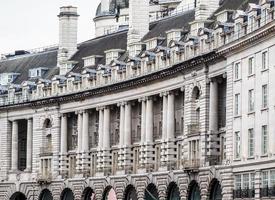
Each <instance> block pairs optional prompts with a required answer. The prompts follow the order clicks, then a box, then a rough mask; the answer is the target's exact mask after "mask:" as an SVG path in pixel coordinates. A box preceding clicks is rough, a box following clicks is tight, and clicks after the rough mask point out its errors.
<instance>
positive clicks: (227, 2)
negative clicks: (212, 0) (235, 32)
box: [215, 0, 259, 14]
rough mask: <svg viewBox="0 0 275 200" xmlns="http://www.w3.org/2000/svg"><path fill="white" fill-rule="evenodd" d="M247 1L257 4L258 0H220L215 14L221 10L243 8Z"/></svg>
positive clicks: (245, 6)
mask: <svg viewBox="0 0 275 200" xmlns="http://www.w3.org/2000/svg"><path fill="white" fill-rule="evenodd" d="M249 3H255V4H258V3H259V0H221V1H220V7H219V8H218V9H217V10H216V12H215V14H216V13H219V12H221V11H223V10H245V9H246V8H247V6H248V4H249Z"/></svg>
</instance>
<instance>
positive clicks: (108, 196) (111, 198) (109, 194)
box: [102, 186, 117, 200]
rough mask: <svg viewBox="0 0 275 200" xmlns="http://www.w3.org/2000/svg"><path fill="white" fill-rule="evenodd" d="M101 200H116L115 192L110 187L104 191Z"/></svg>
mask: <svg viewBox="0 0 275 200" xmlns="http://www.w3.org/2000/svg"><path fill="white" fill-rule="evenodd" d="M102 200H117V197H116V192H115V190H114V189H113V188H112V187H111V186H109V187H107V188H106V189H105V192H104V193H103V198H102Z"/></svg>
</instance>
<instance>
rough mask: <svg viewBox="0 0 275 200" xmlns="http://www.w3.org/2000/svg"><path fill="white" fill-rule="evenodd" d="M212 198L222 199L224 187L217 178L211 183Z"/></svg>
mask: <svg viewBox="0 0 275 200" xmlns="http://www.w3.org/2000/svg"><path fill="white" fill-rule="evenodd" d="M209 199H210V200H222V187H221V184H220V182H219V181H218V180H217V179H214V180H213V181H212V183H211V184H210V198H209Z"/></svg>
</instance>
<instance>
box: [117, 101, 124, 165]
mask: <svg viewBox="0 0 275 200" xmlns="http://www.w3.org/2000/svg"><path fill="white" fill-rule="evenodd" d="M118 106H120V118H119V146H120V150H119V160H118V167H119V169H121V170H122V169H123V159H124V158H123V156H124V148H123V147H124V124H125V123H124V120H125V108H124V103H119V104H118Z"/></svg>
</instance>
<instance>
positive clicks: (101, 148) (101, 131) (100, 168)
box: [97, 108, 104, 172]
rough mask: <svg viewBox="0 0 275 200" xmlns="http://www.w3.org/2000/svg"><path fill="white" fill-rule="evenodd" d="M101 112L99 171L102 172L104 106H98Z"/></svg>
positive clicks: (99, 123) (99, 125)
mask: <svg viewBox="0 0 275 200" xmlns="http://www.w3.org/2000/svg"><path fill="white" fill-rule="evenodd" d="M97 110H98V112H99V121H98V147H97V170H98V171H97V172H101V171H102V169H103V164H102V150H103V125H104V124H103V123H104V110H103V108H97Z"/></svg>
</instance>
